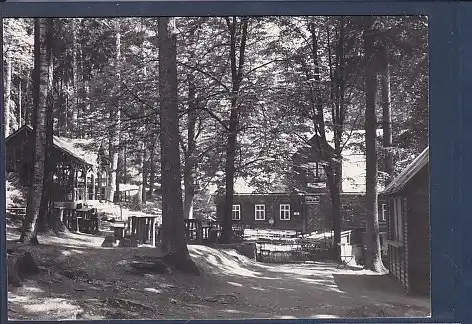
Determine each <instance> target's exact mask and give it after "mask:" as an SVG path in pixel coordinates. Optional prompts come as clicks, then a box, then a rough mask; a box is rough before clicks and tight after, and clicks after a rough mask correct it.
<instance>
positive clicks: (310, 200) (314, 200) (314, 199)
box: [305, 196, 320, 205]
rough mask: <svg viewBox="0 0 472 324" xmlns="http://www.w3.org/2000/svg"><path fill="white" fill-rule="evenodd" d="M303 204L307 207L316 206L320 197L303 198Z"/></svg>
mask: <svg viewBox="0 0 472 324" xmlns="http://www.w3.org/2000/svg"><path fill="white" fill-rule="evenodd" d="M305 203H306V204H307V205H317V204H319V203H320V196H305Z"/></svg>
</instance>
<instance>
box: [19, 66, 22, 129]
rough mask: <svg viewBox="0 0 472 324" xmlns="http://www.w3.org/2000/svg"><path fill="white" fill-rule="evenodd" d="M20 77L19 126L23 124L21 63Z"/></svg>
mask: <svg viewBox="0 0 472 324" xmlns="http://www.w3.org/2000/svg"><path fill="white" fill-rule="evenodd" d="M18 74H19V75H20V77H19V78H18V116H19V120H18V128H21V126H23V79H22V75H21V74H22V69H21V64H20V69H19V71H18Z"/></svg>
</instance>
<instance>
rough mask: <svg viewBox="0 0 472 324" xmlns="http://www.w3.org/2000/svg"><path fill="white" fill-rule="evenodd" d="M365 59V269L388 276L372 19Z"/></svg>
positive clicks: (367, 20)
mask: <svg viewBox="0 0 472 324" xmlns="http://www.w3.org/2000/svg"><path fill="white" fill-rule="evenodd" d="M364 19H365V21H364V24H365V25H364V33H363V40H364V55H365V67H364V70H365V100H366V110H365V143H366V216H367V219H366V245H367V250H366V256H365V268H366V269H369V270H372V271H375V272H385V271H386V270H385V267H384V265H383V263H382V257H381V247H380V236H379V215H378V200H377V172H378V168H377V139H376V138H377V134H376V130H377V116H376V112H375V97H376V92H377V75H376V68H375V50H374V42H375V38H376V31H375V30H374V28H373V24H374V19H373V17H366V18H364Z"/></svg>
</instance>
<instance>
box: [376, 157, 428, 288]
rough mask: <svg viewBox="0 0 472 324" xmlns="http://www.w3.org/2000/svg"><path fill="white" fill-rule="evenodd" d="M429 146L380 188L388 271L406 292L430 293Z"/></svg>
mask: <svg viewBox="0 0 472 324" xmlns="http://www.w3.org/2000/svg"><path fill="white" fill-rule="evenodd" d="M428 155H429V148H426V149H425V150H424V151H423V152H422V153H421V154H420V155H419V156H418V157H417V158H416V159H415V160H414V161H413V162H412V163H411V164H410V165H408V166H407V167H406V168H405V169H404V170H403V171H402V172H401V173H400V174H399V175H398V177H396V178H395V179H394V180H393V181H392V182H391V183H390V184H389V185H388V186H387V187H386V188H385V190H384V191H383V196H384V197H385V198H386V199H387V202H388V214H389V217H388V234H389V241H388V245H389V247H388V253H389V265H388V267H389V270H390V274H391V275H392V276H394V277H395V278H396V279H397V280H399V281H400V282H401V283H402V285H403V286H404V287H405V288H406V289H407V291H408V292H409V293H413V294H424V295H427V294H429V292H430V228H429V157H428Z"/></svg>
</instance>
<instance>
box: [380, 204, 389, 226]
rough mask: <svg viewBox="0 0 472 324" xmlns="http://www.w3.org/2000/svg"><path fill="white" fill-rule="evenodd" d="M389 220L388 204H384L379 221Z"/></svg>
mask: <svg viewBox="0 0 472 324" xmlns="http://www.w3.org/2000/svg"><path fill="white" fill-rule="evenodd" d="M386 220H387V204H382V209H381V210H380V217H379V221H381V222H385V221H386Z"/></svg>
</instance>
